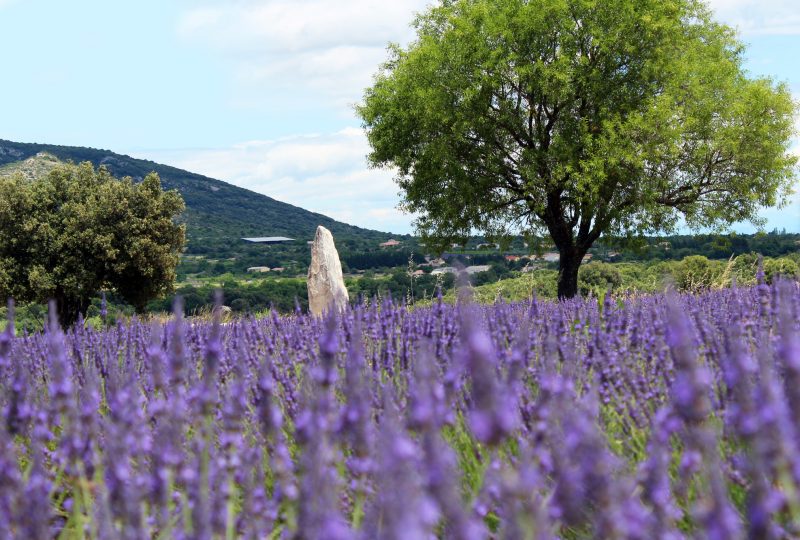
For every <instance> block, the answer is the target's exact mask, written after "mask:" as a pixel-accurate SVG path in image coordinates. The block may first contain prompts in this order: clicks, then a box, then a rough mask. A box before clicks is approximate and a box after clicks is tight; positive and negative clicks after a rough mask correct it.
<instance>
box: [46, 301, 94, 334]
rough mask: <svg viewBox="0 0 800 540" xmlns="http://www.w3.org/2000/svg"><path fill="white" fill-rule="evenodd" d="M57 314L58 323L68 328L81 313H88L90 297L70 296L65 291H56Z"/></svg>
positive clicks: (63, 327)
mask: <svg viewBox="0 0 800 540" xmlns="http://www.w3.org/2000/svg"><path fill="white" fill-rule="evenodd" d="M55 301H56V314H57V315H58V324H59V325H60V326H61V328H62V329H64V330H66V329H67V328H69V327H70V326H72V325H73V324H75V322H76V321H77V320H78V316H79V315H80V314H84V315H85V314H86V310H87V309H88V308H89V304H90V301H89V300H88V299H81V298H70V297H67V296H66V295H64V294H63V293H56V298H55Z"/></svg>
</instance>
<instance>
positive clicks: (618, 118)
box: [358, 0, 797, 296]
mask: <svg viewBox="0 0 800 540" xmlns="http://www.w3.org/2000/svg"><path fill="white" fill-rule="evenodd" d="M415 26H416V30H417V39H416V40H415V41H414V42H412V43H411V44H410V45H409V46H408V48H405V49H404V48H400V47H399V46H393V47H392V48H391V56H390V59H389V60H388V61H387V62H386V63H385V65H384V66H383V69H382V71H381V72H379V73H378V75H377V77H376V80H375V83H374V85H373V86H372V87H371V88H369V89H367V91H366V94H365V97H364V103H363V104H362V105H361V106H360V107H359V109H358V111H359V114H360V115H361V117H362V119H363V122H364V125H365V127H366V129H367V132H368V138H369V142H370V144H371V146H372V153H371V155H370V160H371V161H372V163H373V164H374V165H377V166H392V167H394V168H396V170H397V172H398V176H397V181H398V183H399V185H400V187H401V188H402V190H403V194H404V206H405V207H406V209H408V210H410V211H412V212H415V213H418V215H419V216H420V217H419V219H418V220H417V226H418V228H419V230H420V232H421V233H422V234H423V237H425V241H426V242H427V243H429V245H433V244H434V243H436V244H438V246H439V247H440V248H444V247H445V246H447V245H449V243H450V242H452V241H454V240H457V241H462V242H463V241H465V239H466V238H467V237H468V236H469V235H470V234H472V233H473V231H474V230H478V231H482V232H484V233H486V234H487V235H488V236H494V237H502V236H505V235H507V234H509V233H516V232H521V233H526V232H527V233H532V232H539V231H544V232H546V233H547V234H549V235H550V237H551V238H552V240H553V242H554V243H555V245H556V248H557V249H558V251H559V252H560V256H561V259H560V275H559V296H573V295H574V294H575V293H576V292H577V273H578V267H579V265H580V261H581V259H582V257H583V256H584V254H585V253H586V252H587V250H588V249H589V248H590V247H591V246H592V245H593V244H594V242H595V241H596V240H597V239H598V238H600V236H601V235H607V236H622V237H625V236H636V235H640V234H646V233H655V232H658V231H674V230H675V229H676V227H677V226H678V224H679V223H681V220H682V221H683V222H685V223H686V224H688V225H689V226H691V227H711V226H721V225H725V224H730V223H734V222H738V221H743V220H750V221H753V222H756V223H759V222H760V220H759V218H758V215H757V211H758V208H759V207H761V206H770V205H774V204H776V203H780V202H781V201H783V200H784V198H785V196H786V195H787V194H788V192H789V189H790V186H791V183H792V181H793V179H794V175H795V165H796V161H797V160H796V158H795V157H793V156H792V155H790V154H789V153H788V147H789V143H790V140H791V137H792V134H793V129H794V128H793V122H794V115H795V111H796V107H795V104H794V102H793V101H792V98H791V94H790V92H789V89H788V87H787V86H786V85H784V84H776V83H774V82H773V81H771V80H769V79H764V78H748V76H747V74H746V72H745V70H744V69H743V67H742V50H743V46H742V45H741V44H740V43H739V42H738V41H737V39H736V37H735V34H734V32H733V30H731V29H730V28H728V27H726V26H724V25H720V24H717V23H715V22H713V21H712V19H711V15H710V12H709V10H708V9H707V8H706V6H705V5H704V3H703V2H701V1H698V0H674V1H669V2H665V1H663V0H635V1H633V0H605V1H603V2H593V1H586V0H545V1H536V2H534V1H529V0H491V1H490V0H453V1H447V2H442V3H441V4H437V5H435V6H434V7H432V8H430V9H429V10H428V11H426V12H425V13H423V14H422V15H420V16H419V18H418V19H417V21H416V23H415Z"/></svg>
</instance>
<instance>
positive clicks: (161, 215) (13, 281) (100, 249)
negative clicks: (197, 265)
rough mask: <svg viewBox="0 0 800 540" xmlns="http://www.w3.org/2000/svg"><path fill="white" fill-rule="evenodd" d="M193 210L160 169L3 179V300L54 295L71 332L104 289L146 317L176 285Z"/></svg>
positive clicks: (65, 171)
mask: <svg viewBox="0 0 800 540" xmlns="http://www.w3.org/2000/svg"><path fill="white" fill-rule="evenodd" d="M183 210H184V203H183V199H182V198H181V196H180V194H179V193H178V192H177V191H166V192H165V191H163V190H162V189H161V181H160V180H159V177H158V175H157V174H155V173H151V174H149V175H148V176H147V177H146V178H145V179H144V180H143V181H141V182H139V183H137V182H134V181H133V180H132V179H131V178H129V177H128V178H124V179H122V180H117V179H116V178H114V177H112V176H111V174H110V173H109V172H108V171H107V170H106V169H105V168H104V167H100V168H99V169H97V170H96V169H94V167H93V166H92V164H91V163H88V162H87V163H81V164H80V165H73V164H63V165H59V166H57V167H56V168H55V169H53V170H52V171H50V172H49V173H48V174H47V175H46V176H43V177H41V178H38V179H35V180H26V179H25V178H23V177H22V176H21V175H16V176H10V177H5V178H0V230H2V233H3V234H2V235H0V297H13V298H15V299H16V300H17V301H24V302H46V301H48V300H50V299H54V300H55V301H56V306H57V310H58V316H59V320H60V322H61V324H62V325H65V326H66V325H69V324H72V323H73V322H74V321H75V320H76V319H77V317H78V314H79V313H84V314H85V313H86V309H87V308H88V307H89V303H90V301H91V299H92V298H93V297H94V296H95V295H97V293H98V292H99V291H100V290H101V289H114V290H116V291H117V293H119V295H120V296H121V297H122V298H124V299H125V300H126V301H127V302H129V303H130V304H132V305H133V306H134V307H135V308H136V310H137V312H142V311H143V310H144V308H145V304H146V303H147V301H149V300H150V299H152V298H154V297H156V296H158V295H161V294H163V293H166V292H168V291H170V290H171V289H172V287H173V284H174V280H175V267H176V266H177V264H178V258H179V254H180V252H181V250H182V248H183V246H184V242H185V227H184V225H181V224H178V223H176V218H177V217H178V216H179V215H180V213H181V212H183Z"/></svg>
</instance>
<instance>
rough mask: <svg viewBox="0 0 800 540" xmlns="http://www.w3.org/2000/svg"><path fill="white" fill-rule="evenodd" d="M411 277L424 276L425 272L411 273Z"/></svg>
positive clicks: (415, 271)
mask: <svg viewBox="0 0 800 540" xmlns="http://www.w3.org/2000/svg"><path fill="white" fill-rule="evenodd" d="M411 275H412V276H414V277H419V276H424V275H425V270H414V271H413V272H411Z"/></svg>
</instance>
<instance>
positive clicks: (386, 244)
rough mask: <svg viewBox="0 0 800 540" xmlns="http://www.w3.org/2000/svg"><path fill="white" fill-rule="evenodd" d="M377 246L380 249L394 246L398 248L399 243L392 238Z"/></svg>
mask: <svg viewBox="0 0 800 540" xmlns="http://www.w3.org/2000/svg"><path fill="white" fill-rule="evenodd" d="M379 245H380V246H381V247H382V248H383V247H394V246H399V245H400V242H398V241H397V240H395V239H394V238H391V239H389V240H387V241H386V242H383V243H382V244H379Z"/></svg>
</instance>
